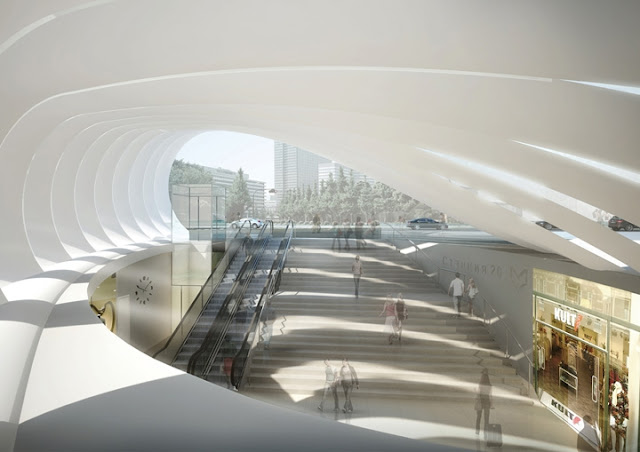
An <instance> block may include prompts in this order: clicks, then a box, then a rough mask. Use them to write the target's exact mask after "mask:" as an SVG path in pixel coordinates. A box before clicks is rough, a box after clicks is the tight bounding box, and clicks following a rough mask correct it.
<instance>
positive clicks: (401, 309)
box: [396, 292, 409, 342]
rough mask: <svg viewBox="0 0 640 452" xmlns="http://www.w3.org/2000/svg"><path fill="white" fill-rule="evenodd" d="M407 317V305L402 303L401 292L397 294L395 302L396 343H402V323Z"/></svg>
mask: <svg viewBox="0 0 640 452" xmlns="http://www.w3.org/2000/svg"><path fill="white" fill-rule="evenodd" d="M408 317H409V315H408V313H407V305H406V304H405V302H404V296H403V295H402V292H400V293H398V300H397V301H396V329H397V336H398V342H402V322H404V321H405V320H407V318H408Z"/></svg>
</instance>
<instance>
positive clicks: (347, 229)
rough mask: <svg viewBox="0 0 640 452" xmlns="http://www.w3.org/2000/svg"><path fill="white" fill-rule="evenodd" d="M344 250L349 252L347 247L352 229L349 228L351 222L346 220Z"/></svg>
mask: <svg viewBox="0 0 640 452" xmlns="http://www.w3.org/2000/svg"><path fill="white" fill-rule="evenodd" d="M342 229H343V230H344V249H345V250H346V251H349V250H350V249H351V247H350V246H349V237H351V234H353V229H352V228H351V222H350V221H349V220H347V219H345V220H344V227H343V228H342Z"/></svg>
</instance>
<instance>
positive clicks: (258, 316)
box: [231, 220, 295, 390]
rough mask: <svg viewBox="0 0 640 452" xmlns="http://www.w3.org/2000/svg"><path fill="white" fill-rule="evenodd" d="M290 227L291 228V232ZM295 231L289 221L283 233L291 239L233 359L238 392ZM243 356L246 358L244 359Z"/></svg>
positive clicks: (282, 247)
mask: <svg viewBox="0 0 640 452" xmlns="http://www.w3.org/2000/svg"><path fill="white" fill-rule="evenodd" d="M289 227H291V230H290V231H289ZM294 229H295V228H294V223H293V221H291V220H289V222H288V223H287V227H286V228H285V230H284V233H283V237H287V231H289V237H288V238H287V239H286V240H283V241H282V242H281V243H280V247H279V248H278V252H277V256H276V259H275V260H274V262H273V265H272V266H271V270H270V271H269V276H268V283H267V285H266V286H265V288H264V289H263V290H262V293H261V294H260V299H259V300H258V304H257V307H256V311H255V313H254V315H253V319H252V321H251V325H250V327H249V329H248V330H247V333H246V334H245V337H244V340H243V341H242V345H241V346H240V349H239V350H238V353H236V355H235V356H234V358H233V363H232V367H231V379H232V384H233V386H234V387H235V388H236V389H238V390H239V389H241V388H242V387H244V384H245V383H246V381H247V379H248V376H249V373H248V372H247V370H248V369H250V366H251V361H252V359H253V352H254V350H255V348H256V346H257V344H258V343H259V341H260V337H261V335H260V329H261V325H262V314H263V312H265V308H266V309H268V307H269V303H270V301H271V297H272V295H273V294H274V293H275V292H276V291H277V290H278V286H279V285H280V276H281V273H282V270H283V269H284V265H285V262H286V260H287V254H288V252H289V247H290V245H291V238H292V237H293V235H294ZM243 355H246V356H245V357H244V358H243ZM243 359H244V363H243V364H242V368H241V370H238V367H239V366H240V365H239V364H238V363H239V362H240V361H241V360H243ZM238 372H241V374H240V376H239V377H238V375H237V373H238Z"/></svg>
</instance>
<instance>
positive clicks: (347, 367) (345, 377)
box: [340, 358, 360, 413]
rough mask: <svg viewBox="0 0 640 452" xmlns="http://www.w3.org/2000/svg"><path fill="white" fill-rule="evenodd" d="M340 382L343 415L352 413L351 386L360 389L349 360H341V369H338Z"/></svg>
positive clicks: (356, 375)
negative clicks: (342, 393) (342, 397)
mask: <svg viewBox="0 0 640 452" xmlns="http://www.w3.org/2000/svg"><path fill="white" fill-rule="evenodd" d="M340 382H341V383H342V390H343V391H344V408H343V409H342V411H343V412H345V413H352V412H353V404H352V403H351V393H352V392H353V385H355V386H356V389H360V382H359V381H358V374H356V370H355V369H354V368H353V366H352V365H351V364H349V360H348V359H347V358H344V359H343V360H342V368H341V369H340Z"/></svg>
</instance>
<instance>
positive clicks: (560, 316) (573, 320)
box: [553, 308, 582, 331]
mask: <svg viewBox="0 0 640 452" xmlns="http://www.w3.org/2000/svg"><path fill="white" fill-rule="evenodd" d="M553 317H554V318H555V319H556V320H557V321H559V322H562V323H566V324H567V325H569V326H572V327H573V328H574V329H575V330H576V331H578V327H579V326H580V323H581V322H582V314H576V313H575V312H570V311H565V310H564V309H561V308H554V310H553Z"/></svg>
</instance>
